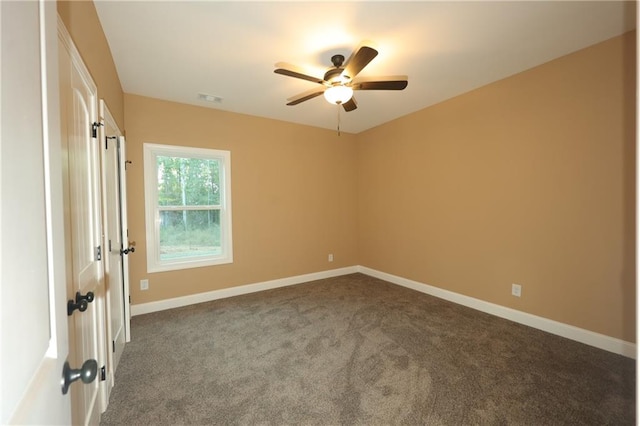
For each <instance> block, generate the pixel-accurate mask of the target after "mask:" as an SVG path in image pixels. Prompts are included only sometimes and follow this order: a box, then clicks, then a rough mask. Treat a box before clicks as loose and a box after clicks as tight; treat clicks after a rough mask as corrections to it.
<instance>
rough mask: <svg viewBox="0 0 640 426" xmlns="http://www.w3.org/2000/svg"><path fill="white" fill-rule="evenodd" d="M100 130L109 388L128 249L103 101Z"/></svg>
mask: <svg viewBox="0 0 640 426" xmlns="http://www.w3.org/2000/svg"><path fill="white" fill-rule="evenodd" d="M100 118H101V120H102V123H103V126H102V127H101V130H102V131H101V133H100V136H101V137H100V141H101V149H102V183H103V217H104V228H105V230H104V233H105V246H106V251H105V255H106V259H105V278H106V285H107V330H108V336H109V338H108V340H107V343H108V348H109V350H108V353H109V357H108V365H107V381H108V383H107V389H108V390H110V389H111V387H112V386H113V376H114V374H115V371H116V369H117V367H118V362H119V361H120V356H121V355H122V351H123V350H124V343H125V340H126V329H127V327H128V324H129V321H128V319H127V317H126V316H125V296H124V295H125V288H124V284H125V282H124V277H125V275H128V265H127V269H126V270H125V266H124V262H123V260H124V259H123V258H125V257H126V256H128V254H129V253H130V250H131V248H130V247H129V245H128V241H127V239H126V237H125V238H123V227H122V222H123V221H122V220H121V216H123V212H122V209H121V199H123V198H124V194H125V189H124V188H121V184H120V140H121V139H122V140H123V141H124V138H122V133H121V132H120V129H118V126H117V124H116V122H115V120H114V119H113V116H112V115H111V113H110V112H109V108H108V107H107V105H106V104H105V102H104V101H103V100H100Z"/></svg>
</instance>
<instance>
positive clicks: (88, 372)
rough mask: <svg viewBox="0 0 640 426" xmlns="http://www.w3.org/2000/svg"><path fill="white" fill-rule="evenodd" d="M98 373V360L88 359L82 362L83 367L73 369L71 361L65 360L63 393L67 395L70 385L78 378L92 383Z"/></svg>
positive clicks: (83, 381)
mask: <svg viewBox="0 0 640 426" xmlns="http://www.w3.org/2000/svg"><path fill="white" fill-rule="evenodd" d="M97 374H98V362H97V361H96V360H95V359H88V360H86V361H85V362H84V364H82V368H78V369H73V368H71V367H70V366H69V361H65V363H64V367H63V368H62V394H63V395H66V394H67V392H68V391H69V386H71V383H73V382H75V381H76V380H78V379H80V380H82V383H85V384H87V383H91V382H93V381H94V380H95V378H96V375H97Z"/></svg>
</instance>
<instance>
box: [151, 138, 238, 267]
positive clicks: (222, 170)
mask: <svg viewBox="0 0 640 426" xmlns="http://www.w3.org/2000/svg"><path fill="white" fill-rule="evenodd" d="M144 173H145V174H144V186H145V191H144V195H145V209H146V212H145V214H146V225H147V270H148V272H158V271H170V270H174V269H185V268H196V267H200V266H209V265H219V264H223V263H231V262H233V251H232V241H231V153H230V152H229V151H218V150H213V149H201V148H187V147H181V146H171V145H156V144H149V143H145V144H144Z"/></svg>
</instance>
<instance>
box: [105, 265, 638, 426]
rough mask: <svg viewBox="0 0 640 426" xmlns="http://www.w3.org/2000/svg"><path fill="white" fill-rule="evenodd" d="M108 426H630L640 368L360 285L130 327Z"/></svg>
mask: <svg viewBox="0 0 640 426" xmlns="http://www.w3.org/2000/svg"><path fill="white" fill-rule="evenodd" d="M132 336H133V338H132V341H131V343H129V344H127V345H126V347H125V350H124V353H123V356H122V361H121V363H120V365H119V367H118V370H117V373H116V380H115V383H116V384H115V387H114V389H113V392H112V394H111V399H110V405H109V408H108V410H107V411H106V412H105V413H104V414H103V416H102V421H101V424H103V425H111V424H117V425H134V424H149V425H176V424H217V425H231V424H271V425H285V424H296V425H298V424H305V425H307V424H308V425H311V424H318V425H341V424H342V425H355V424H362V425H386V424H411V425H472V424H473V425H475V424H486V425H494V424H496V425H502V424H508V425H537V424H539V425H563V424H567V425H569V424H570V425H606V424H610V425H631V424H634V423H635V400H636V399H635V361H634V360H632V359H628V358H625V357H622V356H619V355H615V354H611V353H609V352H605V351H602V350H599V349H595V348H593V347H590V346H586V345H583V344H580V343H576V342H573V341H570V340H567V339H563V338H560V337H557V336H554V335H550V334H547V333H544V332H541V331H538V330H535V329H532V328H529V327H526V326H522V325H519V324H516V323H513V322H510V321H506V320H503V319H500V318H496V317H493V316H490V315H487V314H483V313H481V312H478V311H474V310H472V309H468V308H465V307H462V306H459V305H455V304H453V303H449V302H446V301H442V300H440V299H437V298H434V297H431V296H428V295H425V294H422V293H418V292H415V291H412V290H409V289H406V288H402V287H399V286H396V285H394V284H389V283H386V282H384V281H381V280H378V279H375V278H371V277H368V276H366V275H362V274H353V275H347V276H342V277H337V278H331V279H326V280H320V281H314V282H310V283H305V284H300V285H296V286H292V287H286V288H280V289H275V290H270V291H265V292H261V293H254V294H250V295H245V296H238V297H233V298H229V299H223V300H218V301H213V302H208V303H203V304H199V305H194V306H189V307H185V308H180V309H174V310H170V311H163V312H157V313H153V314H148V315H142V316H137V317H134V318H133V319H132Z"/></svg>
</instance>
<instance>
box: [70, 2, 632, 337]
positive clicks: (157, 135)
mask: <svg viewBox="0 0 640 426" xmlns="http://www.w3.org/2000/svg"><path fill="white" fill-rule="evenodd" d="M58 12H59V14H60V16H61V18H62V20H63V22H64V23H65V26H66V27H67V29H68V30H69V32H70V34H71V36H72V37H73V39H74V41H75V43H76V46H77V47H78V49H79V51H80V53H81V55H82V57H83V59H84V61H85V63H86V65H87V67H88V68H89V70H90V72H91V74H92V76H93V78H94V80H95V82H96V84H97V85H98V90H99V96H100V97H102V98H104V99H105V100H106V101H107V103H108V105H109V108H110V110H111V112H112V114H113V115H114V118H115V119H116V121H117V122H118V125H119V126H120V127H121V129H122V130H125V131H126V133H127V137H128V139H127V140H128V145H129V159H130V160H132V161H133V165H131V166H130V169H129V172H128V176H129V185H128V188H129V197H128V198H129V220H130V223H129V225H130V236H131V238H130V239H131V240H135V241H136V243H137V249H138V250H137V251H136V254H135V255H134V256H132V257H131V258H130V260H131V271H130V278H131V287H132V288H131V291H132V302H133V303H134V304H137V303H144V302H149V301H156V300H162V299H167V298H172V297H177V296H182V295H188V294H194V293H198V292H203V291H210V290H215V289H221V288H227V287H233V286H237V285H242V284H250V283H255V282H262V281H266V280H270V279H276V278H283V277H288V276H292V275H298V274H305V273H310V272H318V271H322V270H326V269H333V268H339V267H343V266H351V265H356V264H362V265H365V266H368V267H371V268H374V269H378V270H381V271H384V272H388V273H391V274H395V275H399V276H402V277H406V278H410V279H414V280H417V281H420V282H424V283H427V284H430V285H434V286H438V287H441V288H445V289H448V290H451V291H454V292H457V293H461V294H466V295H469V296H472V297H476V298H479V299H482V300H486V301H489V302H493V303H497V304H500V305H504V306H508V307H512V308H514V309H518V310H522V311H524V312H530V313H532V314H535V315H540V316H543V317H546V318H550V319H553V320H557V321H561V322H564V323H567V324H573V325H576V326H578V327H581V328H585V329H588V330H592V331H595V332H598V333H603V334H606V335H609V336H612V337H616V338H621V339H623V340H626V341H630V342H635V278H634V273H635V268H636V265H635V209H634V204H635V189H636V188H635V178H634V174H635V97H634V94H635V33H629V34H627V35H625V36H624V37H618V38H615V39H612V40H610V41H607V42H605V43H602V44H599V45H596V46H593V47H591V48H588V49H585V50H583V51H580V52H577V53H575V54H573V55H569V56H566V57H564V58H560V59H558V60H556V61H553V62H550V63H547V64H544V65H542V66H540V67H537V68H535V69H532V70H529V71H527V72H524V73H521V74H518V75H516V76H513V77H511V78H508V79H505V80H502V81H499V82H497V83H494V84H491V85H489V86H486V87H484V88H481V89H479V90H476V91H473V92H471V93H468V94H465V95H462V96H459V97H457V98H455V99H452V100H449V101H447V102H443V103H441V104H439V105H436V106H433V107H430V108H427V109H425V110H423V111H420V112H417V113H415V114H412V115H409V116H407V117H404V118H401V119H398V120H395V121H393V122H391V123H388V124H386V125H383V126H380V127H378V128H375V129H372V130H370V131H368V132H364V133H361V134H359V135H357V136H355V135H348V134H343V135H342V136H341V137H337V135H336V134H335V132H331V131H327V130H321V129H314V128H310V127H305V126H299V125H294V124H287V123H282V122H277V121H273V120H266V119H259V118H255V117H249V116H244V115H239V114H233V113H225V112H221V111H216V110H212V109H207V108H197V107H192V106H186V105H180V104H175V103H170V102H163V101H157V100H153V99H149V98H143V97H139V96H134V95H123V93H122V88H121V85H120V82H119V79H118V76H117V72H116V69H115V66H114V63H113V60H112V57H111V54H110V51H109V48H108V44H107V42H106V39H105V36H104V33H103V32H102V29H101V26H100V23H99V21H98V18H97V14H96V11H95V7H94V5H93V3H92V2H58ZM125 107H126V108H125ZM125 109H126V110H125ZM125 121H126V128H125V126H124V124H125ZM145 141H149V142H155V143H167V144H177V145H180V144H184V145H189V146H210V147H214V148H220V149H229V150H231V152H232V172H233V177H232V183H233V225H234V227H233V232H234V257H235V262H234V263H233V264H232V265H223V266H216V267H210V268H198V269H193V270H183V271H177V272H166V273H157V274H147V273H146V260H145V259H146V253H145V236H144V229H145V226H144V195H143V190H142V185H143V180H142V143H143V142H145ZM328 253H333V254H334V255H335V261H334V262H333V263H328V262H327V257H326V256H327V254H328ZM142 278H148V279H149V280H150V285H151V288H150V290H148V291H145V292H140V291H139V285H138V282H139V280H140V279H142ZM514 282H515V283H519V284H522V286H523V296H522V298H520V299H517V298H514V297H512V296H511V295H510V287H511V283H514Z"/></svg>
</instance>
